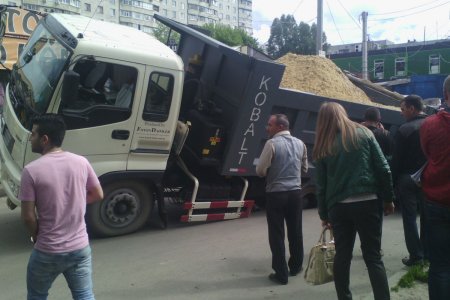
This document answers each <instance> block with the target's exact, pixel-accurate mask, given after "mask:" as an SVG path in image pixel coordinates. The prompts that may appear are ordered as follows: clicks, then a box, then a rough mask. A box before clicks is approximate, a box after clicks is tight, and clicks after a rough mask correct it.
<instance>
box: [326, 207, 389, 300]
mask: <svg viewBox="0 0 450 300" xmlns="http://www.w3.org/2000/svg"><path fill="white" fill-rule="evenodd" d="M380 201H381V200H369V201H361V202H354V203H337V204H335V205H334V206H333V207H332V208H331V209H330V211H329V212H328V217H329V221H330V223H331V225H332V227H333V234H334V241H335V246H336V255H335V257H334V266H333V271H334V274H335V275H336V276H334V285H335V288H336V293H337V296H338V299H339V300H351V299H352V293H351V291H350V288H349V285H350V264H351V261H352V253H353V247H354V245H355V238H356V233H358V235H359V239H360V240H361V250H362V254H363V258H364V262H365V263H366V267H367V270H368V272H369V279H370V284H371V285H372V291H373V294H374V299H375V300H388V299H390V294H389V285H388V281H387V276H386V270H385V268H384V264H383V261H382V260H381V255H380V249H381V227H382V222H383V219H382V213H381V211H380Z"/></svg>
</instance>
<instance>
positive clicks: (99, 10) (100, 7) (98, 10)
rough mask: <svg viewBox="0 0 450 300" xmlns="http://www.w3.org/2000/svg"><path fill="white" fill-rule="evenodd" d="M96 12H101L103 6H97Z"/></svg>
mask: <svg viewBox="0 0 450 300" xmlns="http://www.w3.org/2000/svg"><path fill="white" fill-rule="evenodd" d="M97 13H99V14H103V6H99V7H98V8H97Z"/></svg>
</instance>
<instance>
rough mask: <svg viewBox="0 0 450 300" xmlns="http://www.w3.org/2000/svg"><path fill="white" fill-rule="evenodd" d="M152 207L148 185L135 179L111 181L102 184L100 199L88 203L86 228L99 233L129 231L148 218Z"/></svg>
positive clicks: (111, 234)
mask: <svg viewBox="0 0 450 300" xmlns="http://www.w3.org/2000/svg"><path fill="white" fill-rule="evenodd" d="M152 207H153V196H152V193H151V190H150V188H149V187H146V186H144V185H143V184H142V183H139V182H136V181H120V182H113V183H110V184H108V185H106V186H105V187H104V198H103V200H102V201H99V202H96V203H93V204H90V205H88V207H87V212H86V222H87V225H88V231H89V233H90V234H93V235H94V236H98V237H108V236H117V235H124V234H128V233H132V232H134V231H136V230H138V229H139V228H141V227H142V226H143V225H144V224H145V222H146V221H147V220H148V219H149V217H150V213H151V210H152Z"/></svg>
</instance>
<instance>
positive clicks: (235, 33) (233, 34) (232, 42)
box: [202, 24, 259, 49]
mask: <svg viewBox="0 0 450 300" xmlns="http://www.w3.org/2000/svg"><path fill="white" fill-rule="evenodd" d="M202 28H204V29H206V30H208V31H209V32H210V36H211V37H212V38H214V39H216V40H218V41H220V42H222V43H224V44H226V45H228V46H232V47H233V46H242V45H245V46H250V47H253V48H255V49H259V45H258V42H257V40H256V39H255V38H253V37H252V36H250V35H248V33H247V32H245V31H244V30H242V29H240V28H239V29H234V28H232V27H231V26H229V25H223V24H205V25H203V26H202Z"/></svg>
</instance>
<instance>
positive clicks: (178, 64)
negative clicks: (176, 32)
mask: <svg viewBox="0 0 450 300" xmlns="http://www.w3.org/2000/svg"><path fill="white" fill-rule="evenodd" d="M52 16H53V17H54V18H55V19H57V20H58V21H59V22H60V23H61V24H62V25H63V26H64V27H65V28H66V29H67V30H68V31H69V32H70V33H71V34H72V35H73V36H74V37H76V38H77V40H78V46H77V48H78V47H80V48H84V47H87V48H89V51H90V52H92V53H85V54H92V55H99V56H103V55H102V54H106V53H108V55H109V56H110V55H114V54H116V55H119V56H123V57H122V58H121V57H115V58H118V59H123V60H132V61H134V62H137V63H142V64H150V65H160V66H161V67H165V68H171V69H175V70H183V62H182V60H181V58H179V57H178V55H177V54H176V53H175V52H174V51H173V50H172V49H170V48H169V47H167V46H166V45H164V44H163V43H161V42H159V41H158V40H157V39H156V38H154V37H153V36H151V35H149V34H146V33H144V32H142V31H140V30H138V29H135V28H132V27H128V26H123V25H119V24H116V23H110V22H104V21H99V20H95V19H90V18H88V17H84V16H80V15H68V14H52ZM80 33H81V35H80ZM99 52H100V53H99ZM124 54H125V56H124ZM158 62H159V63H158Z"/></svg>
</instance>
